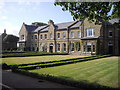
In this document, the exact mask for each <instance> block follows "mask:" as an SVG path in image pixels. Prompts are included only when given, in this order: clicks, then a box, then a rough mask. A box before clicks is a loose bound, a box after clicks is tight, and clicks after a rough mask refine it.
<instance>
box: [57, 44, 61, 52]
mask: <svg viewBox="0 0 120 90" xmlns="http://www.w3.org/2000/svg"><path fill="white" fill-rule="evenodd" d="M59 51H60V44H59V43H58V44H57V52H59Z"/></svg>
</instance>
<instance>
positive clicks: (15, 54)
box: [0, 52, 68, 58]
mask: <svg viewBox="0 0 120 90" xmlns="http://www.w3.org/2000/svg"><path fill="white" fill-rule="evenodd" d="M43 55H68V53H48V52H23V53H18V52H16V53H4V54H0V56H2V58H6V57H26V56H43Z"/></svg>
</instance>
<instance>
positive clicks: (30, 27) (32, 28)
mask: <svg viewBox="0 0 120 90" xmlns="http://www.w3.org/2000/svg"><path fill="white" fill-rule="evenodd" d="M24 25H25V28H26V30H27V31H28V32H32V31H34V30H35V29H37V28H38V26H34V25H27V24H24Z"/></svg>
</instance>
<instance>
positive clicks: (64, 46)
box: [63, 43, 66, 52]
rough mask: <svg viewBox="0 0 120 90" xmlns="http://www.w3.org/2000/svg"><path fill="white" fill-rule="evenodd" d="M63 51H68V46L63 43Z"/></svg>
mask: <svg viewBox="0 0 120 90" xmlns="http://www.w3.org/2000/svg"><path fill="white" fill-rule="evenodd" d="M63 51H64V52H65V51H66V44H65V43H63Z"/></svg>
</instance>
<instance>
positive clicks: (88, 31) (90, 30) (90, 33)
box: [86, 28, 94, 37]
mask: <svg viewBox="0 0 120 90" xmlns="http://www.w3.org/2000/svg"><path fill="white" fill-rule="evenodd" d="M86 37H94V29H93V28H87V29H86Z"/></svg>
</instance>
